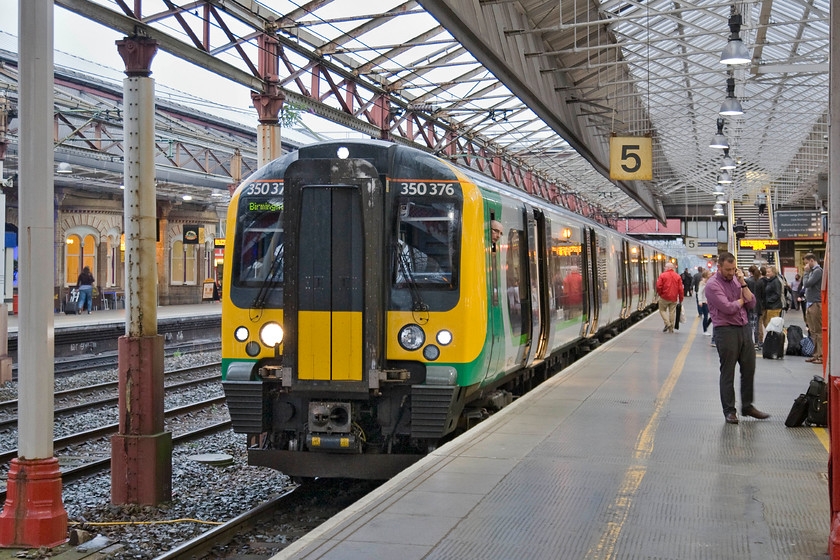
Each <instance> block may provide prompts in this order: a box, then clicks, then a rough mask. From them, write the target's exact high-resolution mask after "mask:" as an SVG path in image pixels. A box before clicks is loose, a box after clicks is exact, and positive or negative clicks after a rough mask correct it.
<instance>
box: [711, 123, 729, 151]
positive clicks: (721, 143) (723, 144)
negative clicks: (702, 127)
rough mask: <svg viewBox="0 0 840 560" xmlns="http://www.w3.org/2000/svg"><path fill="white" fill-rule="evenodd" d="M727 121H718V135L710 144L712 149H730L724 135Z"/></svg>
mask: <svg viewBox="0 0 840 560" xmlns="http://www.w3.org/2000/svg"><path fill="white" fill-rule="evenodd" d="M725 122H726V121H724V120H723V119H718V120H717V134H715V135H714V137H713V138H712V141H711V142H710V143H709V147H710V148H717V149H722V150H728V149H729V141H728V140H727V139H726V136H724V135H723V125H724V123H725Z"/></svg>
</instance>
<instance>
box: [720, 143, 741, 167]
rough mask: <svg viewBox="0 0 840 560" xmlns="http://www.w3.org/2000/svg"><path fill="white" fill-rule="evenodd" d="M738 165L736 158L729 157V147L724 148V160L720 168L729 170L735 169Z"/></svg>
mask: <svg viewBox="0 0 840 560" xmlns="http://www.w3.org/2000/svg"><path fill="white" fill-rule="evenodd" d="M736 167H738V165H737V164H736V163H735V160H734V159H732V158H731V157H729V148H724V149H723V161H722V162H721V164H720V168H721V170H723V171H727V170H729V169H735V168H736Z"/></svg>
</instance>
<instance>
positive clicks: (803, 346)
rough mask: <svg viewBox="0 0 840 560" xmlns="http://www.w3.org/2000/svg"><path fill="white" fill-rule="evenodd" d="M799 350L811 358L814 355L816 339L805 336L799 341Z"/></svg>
mask: <svg viewBox="0 0 840 560" xmlns="http://www.w3.org/2000/svg"><path fill="white" fill-rule="evenodd" d="M799 350H800V352H802V355H803V356H808V357H809V358H810V357H811V356H813V355H814V339H812V338H811V337H810V336H806V337H803V338H802V340H801V341H800V342H799Z"/></svg>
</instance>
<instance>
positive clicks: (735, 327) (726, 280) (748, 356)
mask: <svg viewBox="0 0 840 560" xmlns="http://www.w3.org/2000/svg"><path fill="white" fill-rule="evenodd" d="M705 295H706V301H707V302H708V304H709V313H710V314H711V316H712V324H713V325H714V327H715V331H714V333H715V334H714V338H715V346H716V347H717V351H718V356H719V357H720V404H721V406H722V407H723V415H724V418H725V419H726V423H727V424H737V423H738V415H737V414H736V408H735V364H739V365H740V367H741V414H742V415H743V416H752V417H753V418H758V419H764V418H769V416H770V415H769V414H767V413H766V412H761V411H760V410H758V409H757V408H756V407H755V406H753V379H754V377H755V348H754V347H753V337H752V329H751V326H750V324H749V321H748V320H747V310H748V309H752V308H754V307H755V297H754V296H753V294H752V292H751V291H750V288H749V286H747V284H746V282H745V281H744V273H743V271H742V270H740V269H739V268H738V266H737V265H736V264H735V255H733V254H732V253H721V255H720V257H719V259H718V271H717V274H715V275H714V276H712V277H711V278H710V279H709V280H708V282H706V290H705Z"/></svg>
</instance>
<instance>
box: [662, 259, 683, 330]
mask: <svg viewBox="0 0 840 560" xmlns="http://www.w3.org/2000/svg"><path fill="white" fill-rule="evenodd" d="M656 293H657V294H659V314H660V315H661V316H662V321H663V322H664V323H665V328H663V329H662V332H674V322H675V319H676V314H677V303H681V302H682V300H683V282H682V278H681V277H680V275H679V274H677V271H676V270H674V263H670V262H669V263H665V272H663V273H662V274H660V275H659V278H657V279H656Z"/></svg>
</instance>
